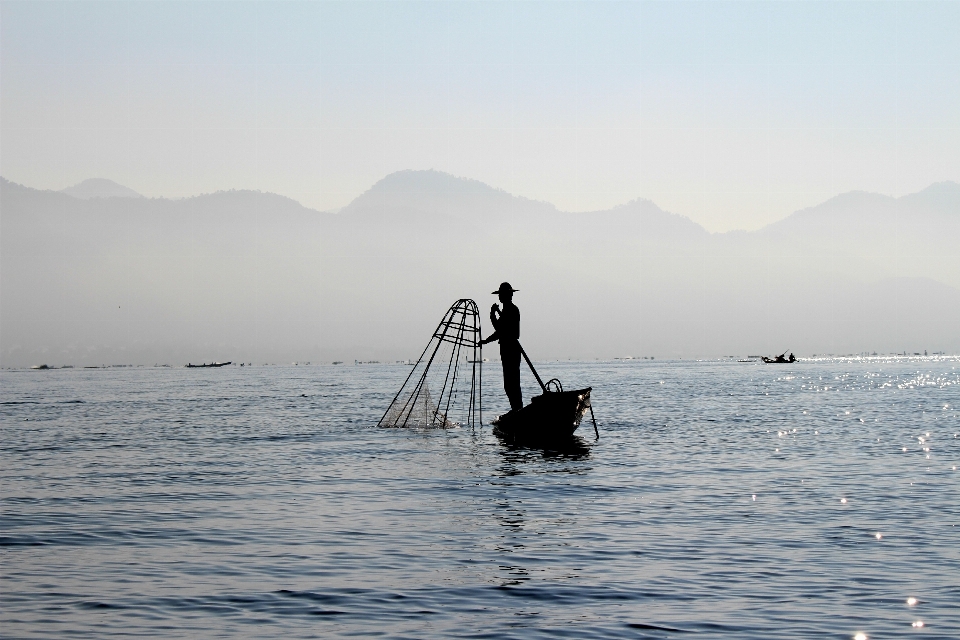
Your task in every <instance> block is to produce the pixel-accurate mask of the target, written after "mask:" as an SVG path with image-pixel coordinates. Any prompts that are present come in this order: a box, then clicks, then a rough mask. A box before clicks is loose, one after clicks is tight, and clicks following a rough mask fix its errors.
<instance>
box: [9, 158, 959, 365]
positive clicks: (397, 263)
mask: <svg viewBox="0 0 960 640" xmlns="http://www.w3.org/2000/svg"><path fill="white" fill-rule="evenodd" d="M111 185H112V186H111ZM0 189H2V190H0V198H2V200H0V205H2V211H3V215H2V275H0V277H2V289H0V295H2V305H0V307H2V309H0V313H2V316H0V318H2V329H3V344H2V360H3V366H28V365H33V364H39V363H49V364H51V365H57V364H73V365H92V364H101V363H125V364H153V363H170V364H184V363H186V362H188V361H194V362H199V361H203V360H206V361H213V360H233V361H252V362H257V363H261V362H290V361H330V360H335V359H336V360H347V361H350V360H354V359H360V360H368V359H383V360H394V359H407V358H413V357H415V356H416V355H417V353H418V352H419V349H421V348H422V345H423V344H424V342H425V340H426V338H427V337H428V335H429V334H428V332H429V331H430V330H431V329H432V327H433V326H434V325H435V323H436V322H437V321H438V320H439V318H440V316H441V315H442V314H443V312H444V311H445V310H446V308H447V306H449V304H450V303H451V302H452V301H453V300H456V299H457V298H461V297H472V298H475V299H476V300H477V301H478V303H479V304H480V306H481V308H485V307H486V306H487V305H488V303H490V302H493V301H494V299H493V297H492V296H490V295H488V294H489V291H490V290H491V289H492V288H494V287H495V286H496V284H497V283H499V282H501V281H502V280H509V281H510V282H511V283H513V285H514V286H515V287H516V288H517V289H519V290H520V292H519V293H518V294H517V298H516V301H517V304H518V305H519V307H520V309H521V312H522V314H523V324H522V331H523V333H522V336H521V338H522V340H523V342H524V344H525V345H526V347H527V350H528V352H530V353H531V354H532V355H533V357H534V358H538V359H567V358H571V359H593V358H612V357H622V356H638V357H642V356H654V357H659V358H676V357H685V358H690V357H712V356H722V355H744V354H755V353H767V354H770V353H779V352H781V351H783V350H784V349H791V350H793V351H794V352H796V353H798V355H800V354H803V355H811V354H815V353H821V354H822V353H835V354H845V353H859V352H865V351H866V352H873V351H877V352H881V353H887V352H898V353H899V352H902V351H907V352H909V353H913V352H918V351H923V350H928V351H929V352H935V351H945V352H948V353H952V352H956V351H958V350H960V331H958V330H957V327H958V319H960V251H958V250H957V247H956V239H957V238H958V237H960V185H958V184H956V183H952V182H944V183H938V184H934V185H931V186H930V187H929V188H927V189H925V190H923V191H921V192H919V193H916V194H912V195H908V196H904V197H901V198H891V197H886V196H881V195H877V194H871V193H863V192H851V193H846V194H841V195H838V196H837V197H835V198H833V199H831V200H828V201H827V202H824V203H822V204H820V205H818V206H815V207H811V208H809V209H805V210H802V211H798V212H796V213H794V214H793V215H791V216H789V217H788V218H786V219H784V220H781V221H779V222H777V223H774V224H771V225H768V226H766V227H764V228H762V229H760V230H758V231H753V232H743V231H733V232H728V233H713V234H711V233H708V232H707V231H705V230H704V229H703V228H702V227H700V226H699V225H697V224H695V223H694V222H692V221H690V220H689V219H687V218H684V217H682V216H679V215H675V214H671V213H668V212H665V211H663V210H661V209H660V208H659V207H657V206H656V204H655V203H653V202H650V201H646V200H636V201H633V202H630V203H627V204H624V205H622V206H619V207H616V208H614V209H611V210H607V211H597V212H592V213H568V212H563V211H558V210H557V209H556V208H555V207H554V206H552V205H550V204H549V203H545V202H537V201H532V200H527V199H524V198H520V197H515V196H512V195H510V194H508V193H506V192H504V191H501V190H498V189H495V188H492V187H490V186H487V185H485V184H482V183H480V182H477V181H473V180H468V179H463V178H457V177H454V176H451V175H448V174H444V173H440V172H436V171H402V172H398V173H394V174H391V175H389V176H387V177H385V178H384V179H383V180H381V181H379V182H378V183H377V184H375V185H373V186H372V187H371V188H370V189H369V190H368V191H367V192H366V193H364V194H362V195H361V196H359V197H358V198H356V199H355V200H354V201H353V202H352V203H351V204H350V205H349V206H347V207H345V208H343V209H341V210H340V211H338V212H336V213H328V212H327V213H325V212H318V211H314V210H311V209H307V208H305V207H303V206H301V205H299V204H298V203H297V202H295V201H293V200H290V199H288V198H285V197H282V196H279V195H274V194H270V193H260V192H256V191H229V192H217V193H213V194H207V195H201V196H197V197H193V198H185V199H181V200H168V199H162V198H160V199H157V198H142V197H139V194H136V192H133V191H132V190H128V189H126V188H125V187H122V186H120V185H116V184H115V183H110V182H109V181H99V182H94V181H89V183H85V184H82V185H78V187H75V188H73V189H67V190H65V193H64V192H52V191H39V190H34V189H31V188H28V187H25V186H22V185H18V184H14V183H11V182H9V181H6V180H4V181H3V182H2V184H0ZM71 193H72V194H73V195H70V194H71ZM98 195H102V196H109V197H96V196H98ZM490 330H491V329H490V327H489V326H485V328H484V332H485V333H489V332H490ZM493 351H494V352H495V350H493ZM491 355H493V354H491Z"/></svg>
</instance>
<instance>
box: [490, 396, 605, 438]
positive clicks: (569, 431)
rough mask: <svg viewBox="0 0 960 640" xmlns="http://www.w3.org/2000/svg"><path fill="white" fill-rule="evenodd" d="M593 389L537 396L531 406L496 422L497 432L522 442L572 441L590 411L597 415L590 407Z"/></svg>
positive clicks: (495, 431)
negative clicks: (569, 439)
mask: <svg viewBox="0 0 960 640" xmlns="http://www.w3.org/2000/svg"><path fill="white" fill-rule="evenodd" d="M591 390H592V389H591V388H590V387H587V388H586V389H577V390H576V391H544V393H543V394H541V395H539V396H534V397H533V398H532V399H531V400H530V404H528V405H527V406H525V407H523V408H522V409H519V410H517V411H511V412H510V413H505V414H503V415H502V416H500V417H499V418H497V419H496V420H494V421H493V431H494V433H497V434H498V435H501V436H506V437H508V438H511V439H515V440H521V441H556V440H563V439H568V438H570V436H572V435H573V434H574V432H575V431H576V430H577V428H578V427H579V426H580V422H581V421H582V420H583V416H584V414H585V413H586V412H587V410H588V409H589V410H590V415H591V416H592V415H593V409H592V408H591V406H590V391H591ZM594 430H596V421H594ZM597 437H599V434H598V436H597Z"/></svg>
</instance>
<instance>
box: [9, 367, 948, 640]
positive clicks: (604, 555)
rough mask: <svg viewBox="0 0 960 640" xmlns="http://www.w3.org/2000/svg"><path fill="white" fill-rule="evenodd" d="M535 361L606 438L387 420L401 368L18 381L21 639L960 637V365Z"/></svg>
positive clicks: (490, 372) (29, 374)
mask: <svg viewBox="0 0 960 640" xmlns="http://www.w3.org/2000/svg"><path fill="white" fill-rule="evenodd" d="M539 368H540V372H541V374H543V377H544V379H546V378H548V377H554V376H557V377H559V378H560V379H561V380H562V381H563V382H564V384H565V386H567V387H568V388H576V387H578V386H587V385H591V386H593V387H594V389H595V391H594V407H595V409H596V414H597V420H598V422H599V423H600V439H599V440H595V439H594V436H593V429H592V426H588V425H587V424H584V425H583V426H582V427H581V429H580V431H579V432H578V434H579V435H580V440H579V441H578V442H577V444H576V446H574V447H570V448H569V449H568V450H565V451H542V450H531V449H522V448H511V447H509V446H506V445H504V444H502V443H501V442H500V441H498V440H497V438H496V437H494V436H493V435H492V434H491V432H490V428H489V426H484V427H483V428H482V429H478V430H476V431H475V432H474V431H470V430H468V429H451V430H446V431H441V430H433V431H422V430H419V431H418V430H400V429H377V428H376V427H374V425H375V424H376V422H377V420H378V418H379V417H380V415H381V413H382V412H383V410H384V409H385V407H386V405H387V404H388V403H389V401H390V399H391V398H392V396H393V394H394V393H395V392H396V390H397V389H398V388H399V386H400V383H401V382H402V381H403V378H404V376H405V375H406V373H407V371H408V369H406V368H405V367H403V366H400V365H362V366H356V365H344V366H337V367H334V366H329V365H328V366H307V367H302V366H301V367H293V366H289V367H279V366H277V367H250V368H246V367H245V368H243V369H241V368H237V367H226V368H223V369H213V370H187V369H182V368H177V369H163V368H137V369H99V370H84V369H72V370H53V371H3V372H0V401H2V404H0V429H2V433H0V435H2V438H0V447H2V450H0V505H2V520H0V525H2V529H0V563H2V565H0V603H2V610H0V629H2V632H0V633H2V635H3V637H5V638H18V637H67V636H73V637H97V638H107V637H113V636H124V637H128V636H136V635H141V636H150V637H178V638H181V637H213V636H231V637H263V638H275V637H285V638H299V637H332V636H362V637H366V636H377V635H380V636H386V637H393V638H436V637H464V638H536V637H570V638H581V637H597V638H607V637H609V638H674V637H686V636H691V635H693V634H696V635H697V636H698V637H706V638H721V637H722V638H758V639H759V638H764V639H767V638H784V637H793V638H807V637H817V638H852V637H853V636H854V635H855V634H857V633H864V634H866V635H867V636H868V637H869V638H892V637H902V638H906V637H910V638H913V637H916V638H921V637H922V638H958V637H960V528H958V526H957V525H958V524H960V472H958V471H957V466H958V465H960V438H958V433H960V413H958V407H960V360H958V359H956V358H941V359H934V358H929V359H924V358H920V359H916V358H915V359H899V360H896V359H879V360H822V361H815V362H800V363H797V364H794V365H786V366H783V365H781V366H772V365H766V366H765V365H756V364H738V363H731V362H660V361H653V362H651V361H634V362H624V363H591V364H551V363H544V364H542V365H540V366H539ZM485 373H486V380H485V382H486V383H487V385H486V388H485V390H484V391H485V394H486V395H485V398H484V406H485V408H486V411H485V415H484V419H485V420H487V421H489V419H490V418H491V417H493V414H494V412H495V411H496V410H500V411H502V410H503V409H504V407H505V405H506V403H505V400H504V399H503V398H502V392H500V391H499V389H498V387H499V381H500V379H499V371H498V368H497V367H496V363H493V366H488V367H486V368H485ZM529 396H530V389H529V388H527V389H526V390H525V397H526V398H529ZM908 598H916V599H917V602H916V604H914V605H912V606H911V605H909V604H908V603H907V599H908ZM920 621H922V623H923V626H922V627H920V626H916V625H918V624H919V622H920Z"/></svg>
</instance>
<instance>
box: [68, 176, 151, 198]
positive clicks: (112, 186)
mask: <svg viewBox="0 0 960 640" xmlns="http://www.w3.org/2000/svg"><path fill="white" fill-rule="evenodd" d="M61 193H65V194H67V195H68V196H73V197H74V198H80V199H83V200H86V199H88V198H142V197H143V196H142V195H140V194H139V193H137V192H136V191H134V190H133V189H131V188H129V187H125V186H123V185H122V184H117V183H116V182H114V181H113V180H107V179H106V178H89V179H87V180H84V181H83V182H80V183H78V184H75V185H73V186H72V187H67V188H66V189H61Z"/></svg>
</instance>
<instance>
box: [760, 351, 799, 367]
mask: <svg viewBox="0 0 960 640" xmlns="http://www.w3.org/2000/svg"><path fill="white" fill-rule="evenodd" d="M761 360H763V361H764V362H765V363H767V364H791V363H793V362H796V361H797V358H796V357H795V356H794V355H793V354H792V353H791V354H790V356H789V357H787V352H786V351H784V352H783V353H781V354H780V355H778V356H777V357H775V358H768V357H767V356H763V357H761Z"/></svg>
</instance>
